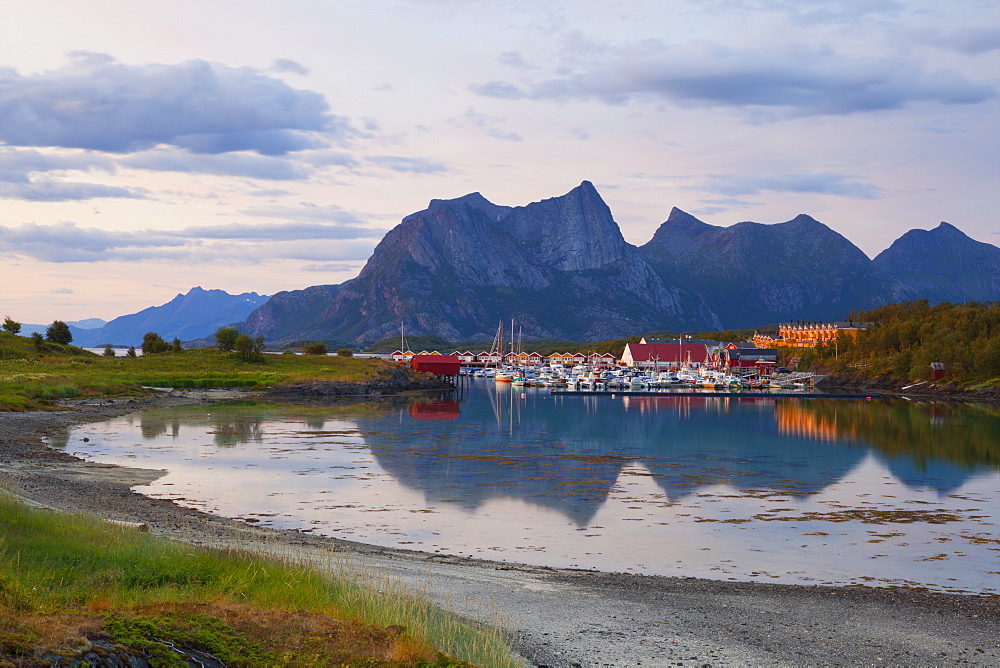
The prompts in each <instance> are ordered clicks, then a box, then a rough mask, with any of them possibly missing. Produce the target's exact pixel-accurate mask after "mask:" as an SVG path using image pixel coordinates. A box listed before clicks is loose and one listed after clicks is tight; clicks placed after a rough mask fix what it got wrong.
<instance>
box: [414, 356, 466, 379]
mask: <svg viewBox="0 0 1000 668" xmlns="http://www.w3.org/2000/svg"><path fill="white" fill-rule="evenodd" d="M461 367H462V363H461V362H460V361H459V359H458V358H457V357H456V356H454V355H440V354H438V355H414V356H413V359H411V360H410V368H411V369H413V370H414V371H422V372H424V373H433V374H435V375H437V376H457V375H458V370H459V369H460V368H461Z"/></svg>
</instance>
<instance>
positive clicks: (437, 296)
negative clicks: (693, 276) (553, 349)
mask: <svg viewBox="0 0 1000 668" xmlns="http://www.w3.org/2000/svg"><path fill="white" fill-rule="evenodd" d="M292 298H293V295H292V294H291V293H289V294H288V295H284V294H281V295H275V297H274V298H273V299H272V301H271V302H270V303H269V306H267V307H266V308H265V309H262V311H264V312H271V311H275V312H276V311H277V310H279V309H283V308H285V302H286V301H287V300H290V299H292ZM501 318H504V319H510V318H514V319H516V320H517V321H518V322H519V323H520V324H521V326H522V327H523V328H524V331H525V333H526V334H530V335H531V336H552V337H563V338H592V339H600V338H609V337H614V336H617V335H618V333H619V332H621V331H630V332H631V331H642V330H649V329H651V328H656V327H658V326H659V323H661V322H663V321H664V320H665V319H667V320H671V321H674V322H679V323H681V325H682V326H684V327H695V326H701V325H703V324H705V325H707V326H715V325H718V324H719V323H718V321H717V319H716V318H715V317H714V315H713V314H712V311H711V309H710V308H708V306H707V305H706V304H704V302H703V301H702V300H701V299H699V298H697V297H694V296H692V295H689V294H687V293H686V292H684V291H683V290H682V289H678V288H676V287H673V286H668V285H665V284H664V283H663V281H662V280H660V278H659V277H658V276H657V275H656V274H655V272H653V271H652V269H651V267H649V265H648V263H646V262H645V261H644V260H643V259H642V258H641V257H640V255H639V253H638V249H637V248H636V247H635V246H632V245H631V244H628V243H627V242H626V241H625V240H624V238H623V237H622V235H621V231H620V229H619V228H618V225H617V223H615V221H614V219H613V217H612V216H611V211H610V209H608V207H607V205H606V204H605V203H604V201H603V200H602V199H601V197H600V195H598V194H597V191H596V189H595V188H594V186H593V185H592V184H591V183H589V182H587V181H584V182H583V183H582V184H581V185H580V186H578V187H577V188H574V189H573V190H572V191H570V192H569V193H567V194H566V195H564V196H562V197H554V198H551V199H547V200H543V201H541V202H535V203H532V204H528V205H526V206H523V207H503V206H497V205H495V204H492V203H491V202H489V201H488V200H486V199H485V198H484V197H483V196H482V195H480V194H479V193H473V194H471V195H466V196H464V197H459V198H457V199H454V200H433V201H432V202H431V203H430V205H429V206H428V208H427V209H425V210H423V211H419V212H417V213H414V214H411V215H409V216H407V217H406V218H404V219H403V221H402V222H401V223H400V224H399V225H397V226H396V227H395V228H394V229H392V230H390V231H389V232H388V233H387V234H386V235H385V237H384V238H383V239H382V241H381V242H380V243H379V244H378V246H377V247H376V248H375V251H374V253H373V254H372V257H371V259H370V260H369V261H368V263H367V265H366V266H365V267H364V269H362V271H361V273H360V274H359V275H358V277H357V278H355V279H352V280H350V281H346V282H345V283H343V284H341V286H340V290H339V292H338V294H337V295H336V297H335V298H334V299H333V300H332V302H331V303H330V304H329V306H328V307H327V308H326V309H325V311H324V312H323V314H322V316H321V317H320V318H318V319H317V320H315V321H314V322H313V323H312V324H311V325H310V327H309V328H307V329H305V330H303V331H302V332H300V334H301V338H320V337H324V336H326V337H334V338H340V339H344V340H359V341H375V340H378V339H381V338H383V337H385V336H387V335H391V334H392V333H394V332H396V331H398V330H399V326H400V323H401V322H402V323H404V326H405V328H406V330H407V331H409V332H411V333H414V334H417V333H435V334H438V335H440V336H443V337H445V338H451V339H457V338H481V337H485V338H490V337H492V336H493V333H494V331H495V330H496V327H497V322H498V320H499V319H501ZM264 320H266V321H274V320H275V318H274V317H273V316H271V315H264V314H263V313H261V314H254V317H253V318H251V319H250V320H248V321H247V323H245V324H246V325H247V327H248V329H249V330H250V331H251V333H253V334H255V335H264V336H267V337H271V336H273V334H272V330H270V329H265V328H262V327H260V326H259V323H260V322H261V321H264Z"/></svg>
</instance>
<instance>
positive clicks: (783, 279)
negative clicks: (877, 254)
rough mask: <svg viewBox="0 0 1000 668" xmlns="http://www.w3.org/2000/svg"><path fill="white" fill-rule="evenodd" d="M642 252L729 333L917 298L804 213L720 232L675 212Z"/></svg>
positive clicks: (836, 317) (834, 317)
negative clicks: (698, 298)
mask: <svg viewBox="0 0 1000 668" xmlns="http://www.w3.org/2000/svg"><path fill="white" fill-rule="evenodd" d="M640 251H641V252H642V255H643V257H644V258H645V259H646V260H647V261H648V262H649V263H650V264H651V265H652V266H653V267H654V268H655V269H656V270H657V272H658V273H659V275H660V276H661V277H662V278H663V279H664V280H665V281H668V282H670V283H674V284H679V285H683V286H684V287H685V289H687V290H688V291H690V292H693V293H695V294H698V295H700V296H701V297H702V298H704V299H705V301H706V302H708V303H709V304H711V305H712V308H713V310H715V312H716V313H717V314H718V315H719V319H720V320H721V321H722V322H723V323H724V324H725V325H726V327H732V328H740V327H752V326H754V325H757V324H761V323H765V322H778V321H781V320H787V319H792V318H794V319H797V320H839V319H840V318H843V317H844V316H845V315H846V314H847V313H848V312H849V311H850V310H851V309H852V308H873V307H875V306H881V305H882V304H885V303H887V302H890V301H899V300H903V299H910V298H913V297H914V296H915V295H916V293H915V292H914V291H912V290H911V289H909V288H907V287H906V286H904V285H903V284H902V283H901V282H900V281H898V280H896V279H895V278H892V277H891V276H889V275H887V274H885V273H884V272H882V271H881V270H880V269H879V268H878V267H877V266H875V265H874V264H873V263H872V261H871V260H869V259H868V256H867V255H865V254H864V253H863V252H862V251H861V250H860V249H859V248H858V247H857V246H855V245H854V244H852V243H851V242H850V241H848V240H847V239H845V238H844V237H843V236H841V235H840V234H838V233H837V232H835V231H833V230H831V229H830V228H829V227H827V226H826V225H824V224H823V223H821V222H819V221H817V220H815V219H814V218H811V217H809V216H806V215H799V216H796V217H795V218H794V219H792V220H790V221H788V222H785V223H778V224H775V225H761V224H760V223H752V222H744V223H737V224H736V225H733V226H731V227H716V226H714V225H708V224H707V223H703V222H701V221H700V220H698V219H697V218H695V217H694V216H691V215H689V214H687V213H684V212H683V211H681V210H680V209H677V208H674V209H673V210H672V211H671V212H670V216H669V217H668V218H667V220H666V222H664V223H663V224H662V225H660V227H659V229H657V230H656V233H655V234H654V235H653V238H652V239H651V240H650V241H649V242H648V243H646V244H645V245H644V246H642V247H641V248H640Z"/></svg>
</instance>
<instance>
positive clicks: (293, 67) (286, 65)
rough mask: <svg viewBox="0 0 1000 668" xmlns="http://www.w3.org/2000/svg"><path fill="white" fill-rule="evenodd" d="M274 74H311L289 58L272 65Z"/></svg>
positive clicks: (279, 59)
mask: <svg viewBox="0 0 1000 668" xmlns="http://www.w3.org/2000/svg"><path fill="white" fill-rule="evenodd" d="M271 71H272V72H287V73H289V74H302V75H306V74H309V70H308V69H306V68H305V67H303V66H302V65H300V64H299V63H297V62H295V61H294V60H289V59H288V58H278V59H277V60H275V61H274V62H273V63H271Z"/></svg>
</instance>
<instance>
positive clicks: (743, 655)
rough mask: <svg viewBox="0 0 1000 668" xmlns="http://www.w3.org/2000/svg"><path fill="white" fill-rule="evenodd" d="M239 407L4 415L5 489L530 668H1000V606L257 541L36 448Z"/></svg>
mask: <svg viewBox="0 0 1000 668" xmlns="http://www.w3.org/2000/svg"><path fill="white" fill-rule="evenodd" d="M232 396H233V393H232V392H226V393H220V392H211V391H208V392H198V393H187V394H182V395H175V394H171V395H158V396H155V397H152V398H149V399H144V400H142V401H134V402H131V403H129V402H115V403H106V402H105V403H99V404H98V403H97V402H79V403H74V404H72V409H71V410H66V411H60V412H31V413H0V479H2V478H6V482H5V487H13V488H14V489H15V490H16V491H17V493H19V494H20V495H21V496H23V497H24V498H25V499H27V500H29V501H31V502H34V503H37V504H40V505H44V506H48V507H52V508H56V509H61V510H72V511H84V512H92V513H98V514H100V515H101V516H102V517H105V518H108V519H114V520H120V521H129V522H141V523H145V524H147V525H148V526H149V528H150V530H151V531H153V532H154V533H156V534H159V535H162V536H165V537H168V538H172V539H175V540H184V541H190V542H195V543H200V544H207V545H233V544H241V543H243V544H245V543H247V542H255V543H257V544H259V545H261V546H262V549H270V550H274V551H276V552H280V553H286V554H287V553H289V552H292V551H294V552H295V553H296V554H300V555H303V556H304V557H306V558H310V557H315V558H316V559H317V560H324V559H329V557H330V553H331V551H332V552H335V557H336V559H338V560H342V561H343V562H345V563H347V564H350V565H352V566H353V567H355V568H357V569H358V570H359V572H364V573H366V574H369V575H372V576H374V577H383V576H385V577H389V578H393V579H396V580H398V581H400V582H402V583H403V584H404V585H406V586H408V587H410V588H412V589H415V590H418V591H421V592H423V593H424V594H426V595H427V596H428V597H430V598H431V599H432V600H435V601H437V602H439V603H441V604H442V605H443V606H445V607H447V608H449V609H451V610H453V611H455V612H456V613H458V614H460V615H463V616H466V617H470V618H478V619H487V620H490V619H494V618H499V619H500V621H501V624H502V625H503V626H504V627H505V628H506V629H507V630H508V631H509V632H510V633H511V636H512V638H513V642H514V646H515V648H516V649H517V651H518V652H520V653H521V655H522V656H523V657H524V658H525V660H526V662H527V665H546V666H639V665H641V666H665V665H684V666H704V665H713V666H718V665H727V666H743V665H761V666H770V665H781V666H787V665H818V664H822V665H862V664H865V665H878V664H882V665H903V664H907V665H914V664H916V665H961V664H973V665H1000V598H998V597H972V596H957V595H946V594H928V593H921V592H908V591H893V590H888V589H876V588H870V589H868V588H857V587H840V588H837V587H800V586H784V585H767V584H757V583H732V582H716V581H711V580H698V579H685V578H667V577H650V576H640V575H623V574H612V573H599V572H591V571H574V570H566V569H547V568H539V567H533V566H522V565H512V564H507V563H495V562H487V561H481V560H473V559H465V558H460V557H454V556H447V555H436V554H427V553H419V552H407V551H402V550H391V549H384V548H379V547H374V546H368V545H362V544H359V543H351V542H347V541H341V540H336V539H330V538H322V537H316V536H310V535H307V534H303V533H299V532H295V531H275V530H271V529H266V528H258V527H252V526H249V525H246V524H244V523H241V522H236V521H232V520H227V519H223V518H219V517H214V516H210V515H206V514H203V513H199V512H197V511H194V510H189V509H185V508H181V507H178V506H176V505H174V504H172V503H170V502H168V501H162V500H157V499H150V498H147V497H145V496H142V495H141V494H137V493H135V492H133V491H131V489H130V486H132V485H137V484H141V483H142V482H146V481H149V480H151V479H155V478H156V477H158V476H159V475H160V473H159V472H157V471H148V470H143V469H127V468H120V467H113V466H106V465H100V464H92V463H88V462H83V461H81V460H79V459H76V458H74V457H72V456H70V455H67V454H65V453H63V452H59V451H56V450H52V449H49V448H46V447H45V446H44V445H43V443H42V441H41V437H42V436H44V435H45V434H46V433H55V432H57V431H58V430H62V429H66V428H67V427H68V426H70V425H72V424H76V423H81V422H88V421H93V420H101V419H105V418H108V417H111V416H114V415H122V414H125V413H130V412H135V411H138V410H142V409H145V408H152V407H159V406H168V405H179V404H182V403H192V402H201V403H210V402H212V401H215V400H216V399H221V398H231V397H232Z"/></svg>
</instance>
